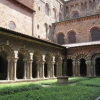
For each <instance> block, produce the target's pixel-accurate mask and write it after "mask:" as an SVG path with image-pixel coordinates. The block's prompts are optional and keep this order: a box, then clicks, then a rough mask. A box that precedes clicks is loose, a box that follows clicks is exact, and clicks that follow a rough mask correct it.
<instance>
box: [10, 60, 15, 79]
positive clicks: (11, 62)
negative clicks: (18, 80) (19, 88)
mask: <svg viewBox="0 0 100 100" xmlns="http://www.w3.org/2000/svg"><path fill="white" fill-rule="evenodd" d="M13 79H14V61H13V59H11V61H10V80H13Z"/></svg>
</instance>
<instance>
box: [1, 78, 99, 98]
mask: <svg viewBox="0 0 100 100" xmlns="http://www.w3.org/2000/svg"><path fill="white" fill-rule="evenodd" d="M42 85H50V87H43V86H42ZM99 96H100V78H81V77H76V78H69V83H68V85H57V80H56V79H54V80H46V81H40V82H35V83H15V84H1V85H0V100H95V99H96V98H97V97H99Z"/></svg>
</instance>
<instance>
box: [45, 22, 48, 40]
mask: <svg viewBox="0 0 100 100" xmlns="http://www.w3.org/2000/svg"><path fill="white" fill-rule="evenodd" d="M45 36H46V39H47V38H48V25H47V23H45Z"/></svg>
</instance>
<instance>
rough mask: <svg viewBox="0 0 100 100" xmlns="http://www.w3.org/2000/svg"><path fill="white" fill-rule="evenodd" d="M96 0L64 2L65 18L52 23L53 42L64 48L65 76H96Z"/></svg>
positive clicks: (99, 33) (99, 13)
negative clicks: (53, 31)
mask: <svg viewBox="0 0 100 100" xmlns="http://www.w3.org/2000/svg"><path fill="white" fill-rule="evenodd" d="M99 6H100V0H88V1H87V0H70V1H68V2H66V16H65V17H66V20H65V21H62V22H57V23H55V24H54V25H55V35H54V37H55V42H56V43H58V44H61V45H63V46H65V47H66V48H67V56H66V62H67V64H66V65H67V66H66V70H65V73H66V75H68V76H88V77H91V76H100V56H99V55H100V53H99V52H100V47H99V45H100V42H99V41H100V23H99V20H100V7H99Z"/></svg>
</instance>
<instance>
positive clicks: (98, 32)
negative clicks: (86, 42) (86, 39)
mask: <svg viewBox="0 0 100 100" xmlns="http://www.w3.org/2000/svg"><path fill="white" fill-rule="evenodd" d="M90 33H91V40H92V41H100V28H99V27H93V28H91V30H90Z"/></svg>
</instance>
